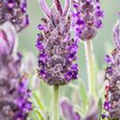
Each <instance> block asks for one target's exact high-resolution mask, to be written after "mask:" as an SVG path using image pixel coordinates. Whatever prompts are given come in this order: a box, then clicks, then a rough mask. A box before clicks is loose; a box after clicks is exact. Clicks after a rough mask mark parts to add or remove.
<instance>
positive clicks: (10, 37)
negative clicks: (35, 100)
mask: <svg viewBox="0 0 120 120" xmlns="http://www.w3.org/2000/svg"><path fill="white" fill-rule="evenodd" d="M17 42H18V36H17V32H16V30H15V28H14V26H13V25H12V24H11V23H10V22H5V23H3V25H1V26H0V120H27V118H28V114H29V112H30V111H31V109H32V104H31V102H30V101H29V98H30V93H31V91H30V90H29V89H28V87H27V83H28V79H27V74H26V73H25V72H23V71H22V69H21V68H22V61H21V60H22V55H21V54H20V53H16V45H17Z"/></svg>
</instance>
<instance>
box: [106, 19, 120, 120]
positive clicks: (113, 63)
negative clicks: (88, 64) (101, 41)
mask: <svg viewBox="0 0 120 120" xmlns="http://www.w3.org/2000/svg"><path fill="white" fill-rule="evenodd" d="M113 36H114V42H115V45H116V48H115V49H114V51H113V52H112V54H111V56H108V55H107V57H106V59H107V62H108V63H109V66H108V67H107V69H106V76H105V79H106V80H107V85H106V95H105V97H106V101H105V103H104V108H105V110H106V111H107V112H108V114H109V115H108V117H110V118H111V119H120V21H118V22H117V24H116V26H115V29H114V31H113Z"/></svg>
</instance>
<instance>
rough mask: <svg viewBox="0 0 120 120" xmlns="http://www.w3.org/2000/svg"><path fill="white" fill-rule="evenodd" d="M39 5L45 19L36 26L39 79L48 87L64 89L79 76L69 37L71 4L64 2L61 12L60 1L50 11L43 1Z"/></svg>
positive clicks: (70, 36) (73, 41) (74, 51)
mask: <svg viewBox="0 0 120 120" xmlns="http://www.w3.org/2000/svg"><path fill="white" fill-rule="evenodd" d="M40 5H41V8H42V10H43V11H44V13H45V15H46V17H45V18H42V21H43V24H40V25H39V26H38V28H39V30H40V34H38V39H37V44H36V46H37V48H38V50H39V52H40V53H39V56H38V59H39V60H38V66H39V69H38V75H39V77H40V78H41V79H43V80H44V82H46V83H48V84H50V85H64V84H67V83H69V82H70V81H71V80H74V79H77V76H78V65H77V64H75V63H73V61H75V60H76V54H77V49H78V45H77V40H75V39H73V38H72V35H71V16H70V15H69V13H68V10H69V5H70V1H69V0H66V4H65V8H64V9H62V6H61V4H60V2H59V0H55V1H54V2H53V4H52V7H51V9H49V8H48V6H47V5H46V3H45V2H44V0H40Z"/></svg>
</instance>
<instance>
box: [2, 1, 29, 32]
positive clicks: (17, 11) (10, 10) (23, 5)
mask: <svg viewBox="0 0 120 120" xmlns="http://www.w3.org/2000/svg"><path fill="white" fill-rule="evenodd" d="M26 12H27V0H0V25H2V24H3V23H5V22H6V21H10V22H11V23H12V24H13V25H14V26H15V28H16V30H17V31H18V32H20V31H21V30H22V29H24V28H26V27H27V26H28V24H29V19H28V15H27V14H26Z"/></svg>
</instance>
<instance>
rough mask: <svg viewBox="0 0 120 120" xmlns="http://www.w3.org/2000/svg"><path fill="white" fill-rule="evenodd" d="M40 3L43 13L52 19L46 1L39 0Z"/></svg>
mask: <svg viewBox="0 0 120 120" xmlns="http://www.w3.org/2000/svg"><path fill="white" fill-rule="evenodd" d="M39 2H40V6H41V8H42V10H43V12H44V13H45V14H46V15H47V16H48V17H49V18H50V17H51V15H50V9H49V7H48V6H47V4H46V2H45V0H39Z"/></svg>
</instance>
